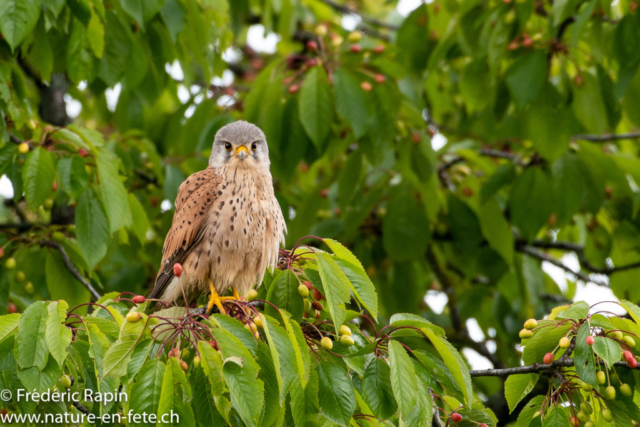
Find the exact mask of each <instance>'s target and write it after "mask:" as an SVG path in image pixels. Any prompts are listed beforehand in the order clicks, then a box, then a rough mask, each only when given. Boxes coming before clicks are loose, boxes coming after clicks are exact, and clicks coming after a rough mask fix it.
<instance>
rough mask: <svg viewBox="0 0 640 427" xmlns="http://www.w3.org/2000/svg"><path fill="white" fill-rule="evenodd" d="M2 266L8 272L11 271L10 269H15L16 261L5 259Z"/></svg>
mask: <svg viewBox="0 0 640 427" xmlns="http://www.w3.org/2000/svg"><path fill="white" fill-rule="evenodd" d="M4 265H5V267H7V269H8V270H11V269H12V268H16V259H15V258H9V259H7V262H6V263H5V264H4Z"/></svg>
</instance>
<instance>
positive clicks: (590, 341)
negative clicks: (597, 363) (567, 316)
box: [584, 335, 595, 345]
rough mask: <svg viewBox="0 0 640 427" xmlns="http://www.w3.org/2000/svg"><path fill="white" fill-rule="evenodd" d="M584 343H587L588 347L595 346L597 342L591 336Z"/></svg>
mask: <svg viewBox="0 0 640 427" xmlns="http://www.w3.org/2000/svg"><path fill="white" fill-rule="evenodd" d="M584 341H585V342H586V343H587V345H593V343H594V342H595V340H594V339H593V337H592V336H591V335H589V336H588V337H587V338H586V339H585V340H584Z"/></svg>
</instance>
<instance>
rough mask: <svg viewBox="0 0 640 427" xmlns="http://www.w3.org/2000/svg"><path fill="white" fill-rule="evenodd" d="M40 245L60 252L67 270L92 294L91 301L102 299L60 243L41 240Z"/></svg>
mask: <svg viewBox="0 0 640 427" xmlns="http://www.w3.org/2000/svg"><path fill="white" fill-rule="evenodd" d="M40 244H41V245H43V246H48V247H50V248H54V249H57V250H58V252H60V255H62V261H64V265H65V266H66V267H67V270H69V271H70V272H71V275H73V277H75V278H76V279H77V280H78V281H79V282H80V283H82V286H84V287H85V288H87V290H88V291H89V293H90V294H91V300H92V301H97V300H99V299H100V294H99V293H98V292H97V291H96V290H95V288H94V287H93V286H92V285H91V283H89V282H88V281H87V279H85V278H84V277H83V276H82V274H80V272H79V271H78V269H77V268H76V266H75V265H73V263H72V262H71V259H70V258H69V255H67V251H65V250H64V247H62V245H61V244H60V243H58V242H52V241H51V240H41V241H40Z"/></svg>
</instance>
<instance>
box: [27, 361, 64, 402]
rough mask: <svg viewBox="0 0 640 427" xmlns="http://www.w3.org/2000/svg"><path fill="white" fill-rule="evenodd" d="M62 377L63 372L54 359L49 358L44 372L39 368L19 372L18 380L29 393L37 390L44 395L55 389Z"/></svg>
mask: <svg viewBox="0 0 640 427" xmlns="http://www.w3.org/2000/svg"><path fill="white" fill-rule="evenodd" d="M61 376H62V370H61V369H60V367H59V366H58V363H57V362H56V361H55V359H54V358H52V357H51V358H49V361H48V362H47V364H46V366H45V367H44V369H42V370H41V369H39V368H38V367H37V366H32V367H30V368H26V369H19V370H18V378H20V381H22V384H24V387H25V388H26V389H27V390H29V391H34V390H35V391H37V392H39V393H44V392H46V391H47V390H49V389H50V388H51V387H53V386H54V385H55V384H56V382H57V381H58V378H60V377H61Z"/></svg>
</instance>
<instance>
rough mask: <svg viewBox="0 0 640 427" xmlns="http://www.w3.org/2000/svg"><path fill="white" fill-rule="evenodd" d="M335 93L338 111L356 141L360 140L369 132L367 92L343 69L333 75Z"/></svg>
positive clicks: (337, 69)
mask: <svg viewBox="0 0 640 427" xmlns="http://www.w3.org/2000/svg"><path fill="white" fill-rule="evenodd" d="M333 93H334V94H335V96H336V111H337V112H338V114H339V115H340V117H342V118H343V119H345V120H346V121H347V123H349V125H350V126H351V129H352V130H353V134H354V136H355V137H356V139H357V138H360V137H361V136H362V135H364V133H365V132H366V131H367V127H368V126H367V125H368V120H369V115H368V113H367V108H366V103H365V97H364V94H365V92H364V91H363V90H362V88H361V87H360V83H359V82H358V79H357V78H356V77H355V76H354V75H353V74H351V73H350V72H348V71H346V70H344V69H343V68H336V70H335V72H334V74H333Z"/></svg>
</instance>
